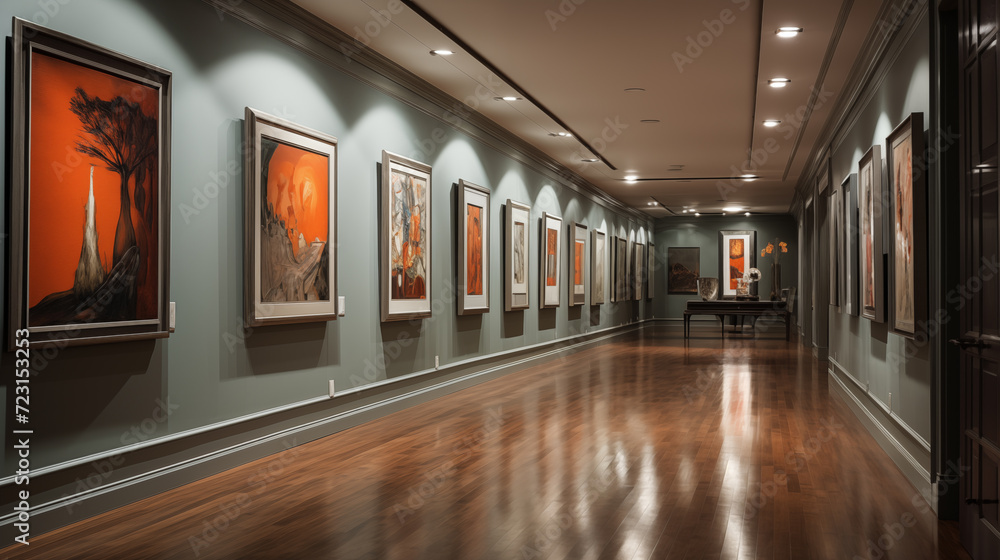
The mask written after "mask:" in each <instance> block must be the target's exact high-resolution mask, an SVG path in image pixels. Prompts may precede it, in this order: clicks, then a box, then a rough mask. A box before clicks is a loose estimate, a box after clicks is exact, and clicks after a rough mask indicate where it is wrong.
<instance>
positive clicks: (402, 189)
mask: <svg viewBox="0 0 1000 560" xmlns="http://www.w3.org/2000/svg"><path fill="white" fill-rule="evenodd" d="M380 193H381V203H382V204H381V210H380V213H379V269H380V271H381V279H380V282H381V286H380V288H381V290H380V291H381V297H380V302H381V310H382V321H400V320H406V319H420V318H424V317H430V316H431V262H433V261H432V260H431V236H430V232H431V203H430V202H431V201H430V197H431V166H429V165H427V164H426V163H420V162H418V161H414V160H412V159H410V158H406V157H403V156H400V155H397V154H393V153H390V152H387V151H385V150H383V151H382V188H381V189H380Z"/></svg>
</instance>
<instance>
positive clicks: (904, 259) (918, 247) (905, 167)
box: [885, 113, 927, 337]
mask: <svg viewBox="0 0 1000 560" xmlns="http://www.w3.org/2000/svg"><path fill="white" fill-rule="evenodd" d="M885 146H886V154H885V157H886V167H887V168H888V179H889V196H888V199H889V208H890V211H891V215H892V219H891V220H890V222H889V223H890V224H891V227H892V230H891V231H890V235H889V239H890V243H889V275H888V276H889V286H890V290H889V291H890V293H891V294H892V298H891V299H890V301H891V303H892V304H891V305H890V306H889V315H890V317H891V319H892V320H891V322H890V325H891V327H892V330H893V331H894V332H896V333H898V334H901V335H903V336H908V337H912V336H914V335H915V334H916V332H917V326H918V325H919V324H920V322H921V321H922V320H924V319H926V317H927V182H926V175H925V173H924V170H925V169H926V167H925V166H924V163H923V159H924V116H923V113H911V114H910V115H909V116H908V117H906V119H904V120H903V122H902V123H900V124H899V126H897V127H896V128H895V129H894V130H893V131H892V132H891V133H890V134H889V136H888V137H886V139H885ZM907 156H909V161H907Z"/></svg>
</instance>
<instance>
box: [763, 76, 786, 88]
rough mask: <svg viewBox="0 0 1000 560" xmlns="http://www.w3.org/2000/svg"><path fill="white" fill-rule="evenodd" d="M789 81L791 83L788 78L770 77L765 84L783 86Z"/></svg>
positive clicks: (776, 86) (775, 86)
mask: <svg viewBox="0 0 1000 560" xmlns="http://www.w3.org/2000/svg"><path fill="white" fill-rule="evenodd" d="M790 83H792V81H791V80H789V79H788V78H771V79H770V80H768V81H767V85H769V86H771V87H773V88H783V87H785V86H787V85H788V84H790Z"/></svg>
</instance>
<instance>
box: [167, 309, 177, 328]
mask: <svg viewBox="0 0 1000 560" xmlns="http://www.w3.org/2000/svg"><path fill="white" fill-rule="evenodd" d="M168 328H169V329H170V332H174V329H176V328H177V302H176V301H172V302H170V320H169V325H168Z"/></svg>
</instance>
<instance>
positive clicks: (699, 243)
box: [653, 215, 799, 319]
mask: <svg viewBox="0 0 1000 560" xmlns="http://www.w3.org/2000/svg"><path fill="white" fill-rule="evenodd" d="M722 230H755V231H756V232H757V268H759V269H760V270H761V272H762V273H763V274H764V277H763V278H762V279H761V281H760V283H759V284H758V288H757V293H758V295H760V296H761V298H767V297H769V296H770V294H771V286H772V282H773V276H772V274H771V262H772V261H771V257H770V256H768V257H761V256H760V251H761V250H762V249H763V248H764V247H766V246H767V243H768V242H769V241H773V240H774V239H775V238H778V239H779V240H780V241H785V242H787V243H788V245H789V248H788V253H785V254H783V255H782V256H781V287H783V288H790V287H792V286H797V285H798V268H799V267H798V247H797V245H798V232H797V231H796V224H795V218H794V217H793V216H791V215H773V216H772V215H761V216H754V215H751V216H750V217H744V216H738V217H723V216H701V217H693V216H692V217H690V218H687V217H683V218H681V217H677V218H661V219H659V220H657V221H656V235H655V236H654V240H655V242H656V255H657V259H656V260H657V269H658V272H657V275H656V293H657V294H658V295H657V297H656V301H655V302H654V305H653V314H654V316H655V317H656V318H657V319H682V318H683V314H684V308H685V305H686V302H687V301H688V300H689V299H698V296H697V295H696V294H669V295H668V294H667V270H668V267H669V265H670V264H669V263H668V262H667V249H668V248H669V247H700V248H701V275H702V276H706V277H715V278H720V275H719V232H720V231H722Z"/></svg>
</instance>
